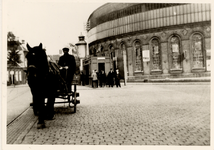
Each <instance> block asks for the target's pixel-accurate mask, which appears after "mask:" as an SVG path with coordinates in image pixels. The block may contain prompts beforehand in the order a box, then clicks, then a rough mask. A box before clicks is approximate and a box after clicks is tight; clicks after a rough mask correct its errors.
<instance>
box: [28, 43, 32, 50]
mask: <svg viewBox="0 0 214 150" xmlns="http://www.w3.org/2000/svg"><path fill="white" fill-rule="evenodd" d="M27 49H28V50H29V51H30V50H31V49H32V48H31V47H30V45H29V44H28V43H27Z"/></svg>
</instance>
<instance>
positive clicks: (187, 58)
mask: <svg viewBox="0 0 214 150" xmlns="http://www.w3.org/2000/svg"><path fill="white" fill-rule="evenodd" d="M87 25H88V30H87V31H88V32H87V35H88V49H89V56H88V57H87V58H86V59H85V60H84V62H83V65H84V70H85V71H86V72H87V74H88V75H89V76H90V73H91V71H92V70H94V69H96V70H99V71H100V70H105V72H106V73H108V71H109V70H110V68H113V69H114V70H115V69H116V68H119V70H120V73H121V76H123V77H124V78H125V79H126V80H127V81H143V80H145V79H154V78H184V77H201V76H210V75H211V72H210V71H211V69H210V64H211V4H201V3H200V4H199V3H198V4H192V3H191V4H181V3H179V4H175V3H173V4H170V3H166V4H163V3H151V4H150V3H107V4H105V5H103V6H101V7H99V8H98V9H96V10H95V11H94V12H93V13H92V14H91V15H90V17H89V18H88V23H87Z"/></svg>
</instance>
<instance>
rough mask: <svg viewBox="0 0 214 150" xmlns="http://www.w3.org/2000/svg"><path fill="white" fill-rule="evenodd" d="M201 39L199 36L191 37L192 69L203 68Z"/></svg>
mask: <svg viewBox="0 0 214 150" xmlns="http://www.w3.org/2000/svg"><path fill="white" fill-rule="evenodd" d="M202 44H203V43H202V37H201V35H199V34H195V35H193V38H192V48H193V68H202V67H204V56H203V49H202Z"/></svg>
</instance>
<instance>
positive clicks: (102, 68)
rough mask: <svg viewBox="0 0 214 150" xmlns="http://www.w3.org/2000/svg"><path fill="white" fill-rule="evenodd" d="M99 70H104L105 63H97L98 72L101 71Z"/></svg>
mask: <svg viewBox="0 0 214 150" xmlns="http://www.w3.org/2000/svg"><path fill="white" fill-rule="evenodd" d="M101 70H103V71H105V63H98V71H99V73H100V72H101Z"/></svg>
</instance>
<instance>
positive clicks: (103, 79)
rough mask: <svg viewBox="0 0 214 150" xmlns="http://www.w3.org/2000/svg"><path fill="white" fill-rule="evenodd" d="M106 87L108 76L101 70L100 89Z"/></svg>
mask: <svg viewBox="0 0 214 150" xmlns="http://www.w3.org/2000/svg"><path fill="white" fill-rule="evenodd" d="M105 85H106V74H105V72H104V70H101V73H100V87H105Z"/></svg>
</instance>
